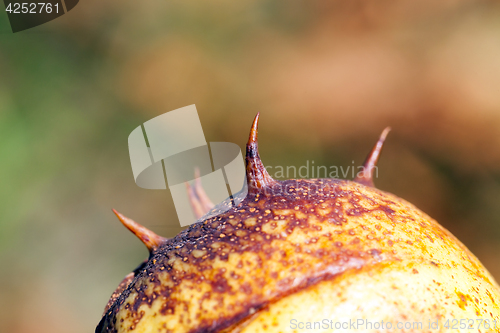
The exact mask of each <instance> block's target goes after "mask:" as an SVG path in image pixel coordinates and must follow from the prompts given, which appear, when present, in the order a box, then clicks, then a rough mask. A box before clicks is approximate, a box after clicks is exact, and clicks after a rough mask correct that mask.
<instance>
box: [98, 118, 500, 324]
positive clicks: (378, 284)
mask: <svg viewBox="0 0 500 333" xmlns="http://www.w3.org/2000/svg"><path fill="white" fill-rule="evenodd" d="M258 120H259V115H257V117H256V118H255V120H254V123H253V125H252V129H251V132H250V138H249V141H248V144H247V147H246V174H247V190H248V193H247V195H246V196H245V198H244V200H243V201H242V202H241V203H239V204H238V205H236V206H233V204H234V201H232V198H229V199H227V200H226V201H224V202H222V203H220V204H219V205H217V206H215V207H213V208H212V206H213V205H212V204H211V203H210V201H209V200H208V198H207V197H206V195H205V194H204V192H203V189H202V188H201V185H200V184H199V183H195V185H194V186H188V193H189V196H190V198H191V200H192V206H193V209H194V211H195V213H196V214H197V216H199V217H200V218H199V220H198V221H197V222H196V223H195V224H193V225H190V226H189V227H188V228H187V229H186V230H184V231H182V232H180V233H179V234H178V235H177V236H176V237H174V238H171V239H166V238H163V237H160V236H158V235H156V234H154V233H153V232H151V231H149V230H147V229H146V228H144V227H142V226H140V225H139V224H137V223H135V222H134V221H132V220H130V219H128V218H126V217H125V216H123V215H121V214H119V213H118V212H115V213H116V215H117V216H118V218H119V219H120V221H121V222H122V223H123V224H124V225H125V226H126V227H127V228H128V229H130V230H131V231H132V232H133V233H135V234H136V235H137V236H138V237H139V238H140V239H141V240H142V241H143V242H144V244H145V245H146V246H147V247H148V249H149V251H150V255H149V259H148V260H146V261H145V262H143V263H142V264H141V265H140V266H139V267H138V268H137V269H136V270H134V271H133V272H132V273H130V274H129V275H128V276H127V277H126V278H125V279H124V280H123V281H122V283H121V284H120V285H119V287H118V289H117V290H116V291H115V292H114V293H113V295H112V297H111V299H110V301H109V302H108V305H107V306H106V309H105V312H104V315H103V318H102V320H101V322H100V323H99V325H98V326H97V328H96V333H104V332H106V333H117V332H119V333H122V332H133V333H152V332H175V333H183V332H186V333H188V332H189V333H195V332H196V333H200V332H225V333H229V332H231V333H236V332H238V333H249V332H268V333H277V332H282V333H285V332H334V331H338V330H339V328H340V327H341V328H343V329H346V330H348V329H351V330H352V328H353V326H349V327H344V326H342V325H345V323H353V322H355V323H356V324H360V325H361V326H356V327H355V329H358V331H363V332H370V331H374V332H375V331H377V332H402V331H404V332H424V331H425V332H429V331H432V332H446V331H452V330H453V328H455V331H456V329H457V328H458V327H459V326H457V325H455V327H453V323H454V321H453V320H457V321H458V322H459V323H462V322H461V321H460V320H461V319H462V321H463V320H465V323H466V324H467V325H472V326H468V328H467V329H469V330H468V331H470V329H472V331H475V332H478V331H480V332H488V331H495V332H499V329H498V328H497V326H500V322H499V321H500V309H499V305H500V289H499V286H498V285H497V283H496V282H495V280H494V279H493V277H492V276H491V275H490V274H489V273H488V271H487V270H486V269H485V268H484V267H483V265H482V264H481V263H480V262H479V260H478V259H477V258H476V257H475V256H474V255H473V254H472V253H471V252H470V251H469V250H468V249H467V248H466V247H465V246H464V245H463V244H462V243H461V242H460V241H459V240H457V239H456V238H455V237H454V236H453V235H452V234H451V233H450V232H449V231H447V230H446V229H445V228H443V227H442V226H441V225H439V224H438V223H437V222H436V221H435V220H433V219H432V218H430V217H429V216H427V215H426V214H425V213H423V212H422V211H420V210H419V209H418V208H416V207H415V206H413V205H412V204H410V203H408V202H406V201H404V200H402V199H400V198H398V197H396V196H394V195H392V194H390V193H386V192H383V191H380V190H378V189H375V188H374V186H373V179H372V178H373V177H372V173H373V169H374V167H375V165H376V162H377V159H378V157H379V154H380V151H381V148H382V145H383V142H384V140H385V137H386V135H387V133H388V129H386V130H385V131H384V132H383V133H382V136H381V137H380V139H379V141H378V142H377V143H376V145H375V147H374V148H373V150H372V151H371V153H370V154H369V156H368V158H367V160H366V161H365V164H364V169H363V170H364V172H363V173H362V174H360V175H358V177H356V178H355V179H354V181H348V180H339V179H292V180H284V181H278V180H274V179H273V178H271V177H270V176H269V174H268V173H267V171H266V169H265V168H264V166H263V164H262V162H261V160H260V157H259V153H258V147H257V125H258ZM242 193H244V192H240V193H239V194H236V195H235V196H239V197H241V196H243V194H242ZM228 205H231V208H230V209H229V210H227V211H224V210H222V209H221V207H227V206H228ZM208 210H210V213H214V212H219V214H216V215H215V216H213V215H212V214H210V215H208V216H213V217H209V218H204V217H201V215H204V213H206V212H207V211H208ZM447 321H448V322H447ZM368 322H370V323H371V326H370V325H369V323H368ZM497 322H499V323H498V325H497ZM339 323H340V326H339ZM389 323H390V325H391V327H389ZM446 323H448V325H446ZM478 323H479V324H478ZM486 323H488V325H486ZM381 324H382V326H381ZM384 324H385V326H384ZM436 324H438V326H436ZM396 325H403V326H396ZM478 325H479V326H478ZM481 325H482V326H481ZM462 329H463V328H462Z"/></svg>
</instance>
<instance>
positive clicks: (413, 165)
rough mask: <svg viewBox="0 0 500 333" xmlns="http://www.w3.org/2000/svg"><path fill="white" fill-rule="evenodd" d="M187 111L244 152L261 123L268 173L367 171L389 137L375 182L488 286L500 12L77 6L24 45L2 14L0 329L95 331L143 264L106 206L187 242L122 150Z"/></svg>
mask: <svg viewBox="0 0 500 333" xmlns="http://www.w3.org/2000/svg"><path fill="white" fill-rule="evenodd" d="M0 6H3V5H0ZM0 9H2V11H3V7H1V8H0ZM190 104H196V106H197V108H198V112H199V115H200V118H201V122H202V125H203V128H204V130H205V136H206V138H207V141H228V142H234V143H237V144H239V145H240V146H241V147H242V148H243V147H244V144H245V141H246V139H247V133H248V130H249V127H250V124H251V121H252V119H253V117H254V115H255V113H256V112H257V111H260V112H261V124H260V150H261V156H262V158H263V161H264V163H265V164H266V165H273V166H277V165H282V166H292V165H294V166H297V167H299V166H301V165H304V164H305V163H306V161H308V160H309V161H315V165H326V166H331V165H337V166H349V165H352V161H355V163H356V164H357V165H359V164H360V163H362V161H363V160H364V157H365V156H366V154H367V152H368V151H369V149H370V148H371V146H372V145H373V143H374V142H375V140H376V138H377V137H378V135H379V133H380V132H381V130H382V129H383V128H384V127H385V126H388V125H390V126H392V128H393V131H392V132H391V133H390V135H389V138H388V140H387V144H386V147H385V148H384V151H383V154H382V158H381V160H380V163H379V175H378V179H376V185H377V187H378V188H380V189H382V190H386V191H389V192H392V193H395V194H396V195H398V196H400V197H402V198H404V199H407V200H408V201H410V202H412V203H414V204H415V205H417V206H418V207H419V208H421V209H423V210H424V211H425V212H427V213H428V214H429V215H431V216H432V217H434V218H436V219H437V220H438V221H439V222H440V223H441V224H443V225H444V226H445V227H447V228H448V229H449V230H451V231H452V232H453V233H454V234H455V235H456V236H457V237H458V238H459V239H461V240H462V241H463V242H464V243H465V244H466V245H467V246H468V247H469V248H470V249H471V250H472V251H473V253H475V254H476V255H477V256H478V257H479V258H480V259H481V260H482V262H483V263H484V264H485V265H486V267H487V268H488V269H489V270H490V271H491V272H492V274H493V275H494V276H496V278H497V280H500V262H499V257H500V4H499V3H498V2H497V1H467V0H444V1H430V0H420V1H416V0H412V1H408V0H403V1H401V0H398V1H396V0H384V1H363V0H356V1H332V0H329V1H326V0H325V1H321V0H312V1H311V0H287V1H278V0H253V1H250V0H242V1H230V0H213V1H192V0H183V1H172V0H168V1H167V0H152V1H147V2H137V1H129V0H119V1H118V0H108V1H97V0H85V1H81V2H80V4H78V6H77V7H76V8H75V9H73V10H72V11H71V12H70V13H68V14H66V15H64V16H63V17H61V18H59V19H57V20H55V21H52V22H50V23H48V24H45V25H43V26H40V27H37V28H34V29H31V30H28V31H24V32H20V33H16V34H12V33H11V32H10V28H9V26H8V22H7V15H5V14H0V331H1V332H9V333H32V332H38V333H46V332H47V333H49V332H50V333H63V332H64V333H67V332H72V333H80V332H81V333H84V332H93V330H94V328H95V326H96V325H97V323H98V321H99V319H100V316H101V313H102V310H103V308H104V305H105V304H106V302H107V299H108V298H109V296H110V294H111V293H112V291H113V290H114V289H115V287H116V286H117V285H118V283H119V282H120V281H121V279H122V278H123V276H125V275H126V274H127V273H129V272H130V271H131V270H132V269H133V268H135V267H136V265H137V264H138V263H139V262H140V261H142V260H143V259H144V258H145V257H146V256H147V251H146V249H145V247H144V246H143V245H142V244H141V243H140V242H139V241H138V240H137V239H136V238H135V237H134V236H133V235H132V234H130V233H129V232H128V231H127V230H125V228H123V227H122V226H121V224H120V223H119V222H118V221H117V219H116V218H115V217H114V215H113V214H112V212H111V208H116V209H118V210H119V211H121V212H123V213H124V214H126V215H128V216H130V217H132V218H134V219H136V220H137V221H139V222H140V223H142V224H144V225H145V226H147V227H149V228H150V229H152V230H154V231H155V232H157V233H159V234H161V235H163V236H167V237H169V236H174V235H175V234H177V233H178V232H179V231H180V227H179V224H178V221H177V217H176V213H175V210H174V206H173V203H172V199H171V197H170V194H169V192H168V191H152V190H143V189H140V188H139V187H137V186H136V185H135V183H134V181H133V178H132V172H131V167H130V160H129V156H128V147H127V137H128V134H129V133H130V132H131V131H132V130H133V129H134V128H135V127H136V126H138V125H139V124H141V123H143V122H144V121H146V120H149V119H151V118H153V117H155V116H157V115H160V114H162V113H164V112H167V111H170V110H173V109H176V108H179V107H182V106H186V105H190Z"/></svg>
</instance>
